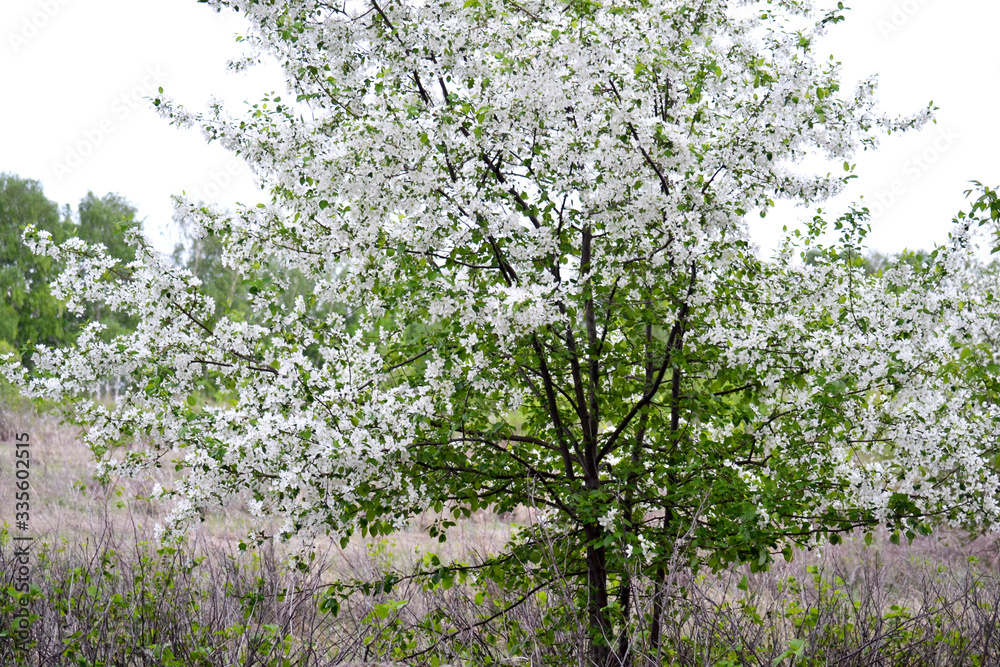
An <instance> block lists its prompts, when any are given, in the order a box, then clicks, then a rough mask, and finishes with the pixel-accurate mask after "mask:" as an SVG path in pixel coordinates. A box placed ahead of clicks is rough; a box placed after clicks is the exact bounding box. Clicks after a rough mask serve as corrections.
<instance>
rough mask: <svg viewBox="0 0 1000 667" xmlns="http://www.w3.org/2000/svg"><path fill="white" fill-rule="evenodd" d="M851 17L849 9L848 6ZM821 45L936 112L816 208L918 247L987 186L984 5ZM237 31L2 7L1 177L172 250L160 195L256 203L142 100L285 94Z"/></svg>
mask: <svg viewBox="0 0 1000 667" xmlns="http://www.w3.org/2000/svg"><path fill="white" fill-rule="evenodd" d="M847 4H849V3H847ZM855 5H856V7H855V9H853V10H852V11H850V12H849V13H848V20H847V21H846V22H844V23H842V24H840V25H839V26H836V27H835V28H834V29H833V30H832V32H831V35H830V36H829V37H828V38H827V39H826V40H825V41H824V42H823V43H822V44H821V45H820V47H819V51H820V55H822V56H827V55H829V54H834V55H835V56H836V57H837V59H839V60H841V61H843V63H844V79H845V84H847V85H845V89H848V87H849V85H850V84H851V83H852V82H854V81H856V80H857V79H859V78H862V77H865V76H868V75H870V74H878V75H879V77H880V81H881V93H880V99H881V100H882V105H883V108H884V109H885V110H887V111H889V112H894V113H901V114H903V113H911V112H915V111H917V110H919V109H920V108H922V107H923V106H924V105H926V104H927V103H928V102H930V101H933V102H934V103H935V104H936V105H937V106H938V107H940V111H939V112H938V115H937V124H936V125H930V126H928V127H927V128H926V129H924V130H923V131H922V132H920V133H911V134H908V135H902V136H893V137H890V138H888V139H886V140H885V141H884V142H883V144H882V147H881V148H880V149H879V150H878V151H877V152H874V153H866V154H861V155H859V156H858V159H857V160H856V161H857V163H858V169H857V173H858V175H859V178H858V179H857V180H856V181H854V183H853V185H852V186H851V188H850V189H849V191H848V192H846V193H845V194H844V195H842V196H841V197H839V198H838V199H837V200H835V201H831V202H828V203H827V204H826V205H825V208H826V209H827V210H830V211H831V212H835V211H840V210H843V209H844V208H846V206H847V204H848V203H849V202H851V201H861V202H862V203H865V204H867V205H868V206H869V208H871V209H872V211H873V219H872V224H873V234H872V236H871V237H870V242H871V245H872V246H873V247H875V248H878V249H880V250H882V251H886V252H896V251H899V250H902V249H903V248H911V249H915V248H929V247H931V246H933V245H934V244H935V243H941V242H943V241H944V240H945V239H946V238H947V234H948V230H949V228H950V220H951V217H952V216H953V215H954V213H955V212H957V211H958V210H959V209H960V208H962V207H963V206H964V205H965V201H964V199H963V194H962V193H963V191H964V190H966V189H968V188H969V181H970V180H973V179H976V180H980V181H983V182H984V183H987V184H990V185H1000V129H998V124H997V122H996V118H995V117H996V113H997V101H998V99H1000V94H998V93H997V92H996V91H995V88H996V81H997V69H998V65H1000V55H998V54H997V51H996V48H995V46H993V45H994V44H995V43H996V26H997V25H1000V2H996V0H951V1H950V2H946V1H945V0H864V2H863V4H862V2H861V0H857V1H856V2H855ZM244 30H245V23H244V22H243V21H241V20H240V18H239V17H238V16H236V15H234V14H232V13H224V14H216V13H214V12H213V11H211V10H210V9H208V8H207V7H206V6H205V5H202V4H198V3H197V2H195V0H173V1H171V2H166V1H164V0H157V1H155V2H154V1H152V0H3V3H2V5H0V36H2V41H0V90H2V91H3V92H2V94H3V103H2V104H0V128H2V132H0V171H6V172H13V173H16V174H18V175H20V176H22V177H28V178H34V179H37V180H39V181H41V182H42V184H43V186H44V188H45V192H46V194H47V195H48V197H49V198H50V199H53V200H55V201H56V202H58V203H59V204H60V205H61V204H66V203H72V204H74V205H75V204H76V203H77V202H78V201H79V200H80V199H81V198H82V197H83V196H84V195H85V194H86V193H87V191H88V190H92V191H94V192H95V193H96V194H98V195H103V194H105V193H107V192H117V193H119V194H121V195H123V196H125V197H126V198H128V199H129V200H130V201H131V202H132V203H133V204H135V205H136V207H137V208H138V209H139V213H140V216H141V217H144V218H145V219H146V225H147V229H148V230H149V231H150V232H151V236H152V237H153V238H154V241H156V242H157V244H158V245H159V246H160V247H161V248H163V249H169V247H170V246H171V244H172V241H171V240H170V238H169V236H168V235H167V230H169V228H170V217H171V210H172V208H171V203H170V199H169V197H170V195H171V194H172V193H179V192H181V191H186V192H187V193H188V194H195V195H196V196H200V197H202V198H204V199H206V200H209V201H218V202H220V203H223V204H228V205H232V204H233V203H234V202H237V201H241V202H243V203H255V202H257V201H262V200H264V199H266V196H264V195H262V194H261V193H259V192H258V191H257V190H256V188H255V187H254V184H253V179H252V177H251V175H250V173H249V170H248V169H246V167H245V166H243V165H242V163H241V161H240V160H239V159H238V158H235V157H233V156H232V155H230V154H228V153H227V152H225V151H224V150H222V149H221V148H219V147H217V146H211V145H207V144H206V143H205V140H204V139H203V137H202V136H201V134H200V133H199V132H198V131H196V130H179V129H177V128H174V127H171V126H169V125H168V124H167V123H166V121H164V120H163V119H161V118H159V117H158V116H157V115H156V114H155V113H154V112H153V111H152V110H151V107H150V104H149V102H148V100H146V99H144V98H146V97H147V96H150V95H154V94H155V93H156V90H157V88H158V87H159V86H163V87H164V89H166V91H167V92H168V93H169V94H171V95H172V96H173V97H174V99H176V100H178V101H180V102H183V103H184V104H185V105H186V106H188V107H189V108H192V109H196V110H198V109H202V108H203V107H204V106H205V103H206V101H207V100H208V98H209V97H210V96H211V95H215V96H218V97H221V98H222V99H224V100H227V101H229V102H230V105H231V107H232V108H233V109H234V111H238V110H239V106H240V104H241V103H242V101H243V100H245V99H247V100H250V101H255V100H257V99H259V98H260V97H261V95H262V94H263V93H264V92H267V91H270V90H282V89H283V88H282V83H281V80H280V76H279V74H278V72H277V70H276V68H273V67H270V68H269V67H262V68H256V69H255V70H254V71H252V72H251V73H244V74H239V75H235V74H231V73H229V72H227V70H226V61H227V59H229V58H233V57H236V56H238V55H240V54H241V53H242V50H241V49H242V47H241V46H240V45H238V44H237V43H236V42H235V36H236V35H237V34H242V33H243V32H244ZM805 217H811V212H810V211H809V210H805V209H801V208H794V207H787V206H786V207H782V208H781V210H779V211H778V212H777V213H776V214H772V215H769V216H768V218H767V219H766V220H760V219H759V218H756V219H754V220H753V221H752V222H751V229H752V232H753V234H754V236H755V238H756V239H757V241H758V242H759V243H760V244H761V245H762V246H763V247H765V248H766V247H772V246H773V245H774V243H776V241H777V239H778V238H779V237H780V234H781V227H782V226H783V225H786V224H794V223H795V221H796V220H797V219H800V218H805Z"/></svg>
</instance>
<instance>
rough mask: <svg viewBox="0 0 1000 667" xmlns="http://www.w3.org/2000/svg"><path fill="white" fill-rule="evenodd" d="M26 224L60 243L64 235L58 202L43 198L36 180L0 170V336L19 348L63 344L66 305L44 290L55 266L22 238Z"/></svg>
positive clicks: (67, 326)
mask: <svg viewBox="0 0 1000 667" xmlns="http://www.w3.org/2000/svg"><path fill="white" fill-rule="evenodd" d="M27 225H34V226H35V227H36V228H38V229H41V230H45V231H48V232H49V233H51V234H52V235H53V238H54V239H55V240H57V241H59V242H61V241H62V240H63V239H65V238H66V232H67V230H66V224H65V221H64V220H62V219H61V218H60V215H59V209H58V206H57V205H56V204H55V203H54V202H51V201H49V200H48V199H47V198H46V197H45V194H44V193H43V192H42V186H41V184H40V183H39V182H38V181H32V180H28V179H22V178H19V177H17V176H15V175H14V174H7V173H4V174H0V295H2V300H0V340H5V341H7V342H8V343H9V344H11V345H12V346H13V347H14V348H15V349H18V350H22V349H25V348H32V347H34V346H35V345H36V344H39V343H41V344H44V345H63V344H65V343H67V342H68V341H69V340H70V339H71V331H72V326H71V325H70V324H69V323H68V322H67V321H66V319H65V317H64V315H65V309H64V308H63V306H62V305H61V304H60V303H59V302H58V301H57V300H56V299H54V298H53V297H52V295H51V294H50V293H49V282H51V281H52V280H53V279H55V276H56V275H57V273H58V271H57V267H56V266H55V265H54V264H53V261H52V260H51V259H50V258H48V257H39V256H37V255H35V254H34V253H32V252H31V251H30V250H28V248H27V247H25V245H24V244H23V243H22V242H21V232H22V231H23V230H24V228H25V226H27Z"/></svg>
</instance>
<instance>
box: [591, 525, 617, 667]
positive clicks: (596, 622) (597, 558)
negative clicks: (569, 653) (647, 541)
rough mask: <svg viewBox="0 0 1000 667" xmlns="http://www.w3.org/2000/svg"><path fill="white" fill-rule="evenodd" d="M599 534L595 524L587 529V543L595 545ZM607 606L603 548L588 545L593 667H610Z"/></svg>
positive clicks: (611, 661)
mask: <svg viewBox="0 0 1000 667" xmlns="http://www.w3.org/2000/svg"><path fill="white" fill-rule="evenodd" d="M602 532H603V531H602V530H601V528H600V526H598V525H596V524H591V525H589V526H587V527H586V529H585V534H586V536H587V541H588V542H591V543H593V542H595V541H596V540H598V539H599V538H600V537H601V533H602ZM607 606H608V568H607V554H606V552H605V549H604V547H595V546H592V545H591V546H588V547H587V617H588V618H587V620H588V624H589V626H590V628H589V629H590V651H589V652H590V660H591V662H592V663H593V664H594V665H596V666H597V667H611V665H612V664H614V663H613V660H614V658H613V653H612V651H611V643H612V638H611V637H612V635H611V633H612V627H611V619H609V618H608V612H607Z"/></svg>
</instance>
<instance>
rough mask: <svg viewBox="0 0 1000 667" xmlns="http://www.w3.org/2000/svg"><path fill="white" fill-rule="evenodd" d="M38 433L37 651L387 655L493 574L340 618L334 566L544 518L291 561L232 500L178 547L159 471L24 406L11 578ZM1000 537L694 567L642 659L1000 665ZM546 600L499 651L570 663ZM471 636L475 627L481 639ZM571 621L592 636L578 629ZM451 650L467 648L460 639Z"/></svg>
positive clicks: (456, 545)
mask: <svg viewBox="0 0 1000 667" xmlns="http://www.w3.org/2000/svg"><path fill="white" fill-rule="evenodd" d="M21 432H26V433H29V434H30V439H31V443H32V444H31V457H32V469H31V484H32V491H31V493H32V507H31V517H30V534H31V535H32V536H33V537H34V538H35V540H34V547H33V553H32V575H31V576H32V582H33V583H34V584H36V586H37V589H36V590H35V591H33V592H32V593H31V594H30V598H31V599H30V605H31V609H32V612H33V613H34V614H35V615H36V616H37V618H36V619H35V620H34V622H33V625H32V635H31V636H32V640H33V641H34V642H35V646H34V648H33V649H32V652H31V654H30V658H29V661H30V662H29V664H37V665H63V664H72V665H99V664H106V665H119V664H121V665H133V664H134V665H164V666H167V667H173V666H175V665H176V666H180V665H213V666H214V665H236V664H239V665H250V664H259V665H275V666H277V665H282V666H284V665H288V666H289V667H291V666H293V665H295V666H298V665H302V666H303V667H304V666H307V665H308V666H312V665H316V666H319V665H334V664H348V661H355V660H376V659H387V658H388V657H391V651H390V650H389V649H388V648H386V647H388V646H391V645H392V643H393V641H394V640H399V642H401V643H403V644H405V641H404V635H405V632H406V628H407V627H409V626H407V623H410V625H411V626H413V627H416V626H419V624H420V622H421V619H422V618H423V617H424V616H425V615H426V614H427V613H429V612H436V613H445V614H447V616H448V618H450V619H452V621H453V625H454V626H455V627H461V626H462V623H463V622H465V623H466V626H467V627H468V626H471V625H472V622H473V621H475V620H476V619H477V618H481V614H482V613H483V612H482V609H481V608H478V607H477V605H476V604H475V603H474V599H473V598H474V592H473V591H472V590H471V589H470V588H468V587H463V586H456V587H454V588H452V589H450V590H442V589H428V588H427V587H426V586H425V585H422V584H420V583H417V582H416V581H408V580H406V579H405V578H404V579H403V581H402V582H401V583H399V584H397V586H396V588H395V589H394V590H393V591H392V594H391V595H386V594H384V593H382V594H374V595H367V596H364V595H358V596H354V597H350V598H349V601H350V604H347V605H345V606H344V607H343V608H341V609H340V613H339V615H337V616H334V615H332V614H330V613H328V610H322V609H321V608H320V605H319V603H320V602H321V601H322V600H323V599H324V596H325V595H326V593H328V592H329V591H330V588H331V586H333V585H334V584H335V582H337V581H342V580H345V579H351V580H357V581H366V580H367V581H378V580H379V579H381V578H383V577H384V576H385V574H386V573H387V572H394V573H396V574H397V575H399V576H405V574H406V573H408V572H411V571H412V570H413V568H414V566H415V564H416V563H417V562H418V561H420V560H421V559H422V558H423V557H424V556H425V554H428V553H431V552H433V553H436V554H438V555H439V556H440V558H441V559H442V560H452V559H457V560H462V561H465V562H469V563H477V562H481V561H482V559H483V558H485V557H486V556H487V555H489V554H491V553H495V552H496V550H497V549H498V548H499V547H500V546H501V545H502V544H503V543H504V542H505V541H506V539H507V538H508V537H509V536H510V534H511V531H512V530H514V529H515V528H516V525H517V521H518V520H520V521H526V520H527V519H528V517H527V515H523V516H517V517H509V516H508V517H498V516H495V515H492V514H489V513H485V512H481V513H479V514H478V515H476V516H475V517H473V518H472V519H470V520H466V521H463V522H460V524H459V525H458V526H457V527H456V528H455V529H454V530H453V533H452V534H451V535H450V539H449V540H448V541H447V542H445V543H443V544H439V543H438V542H437V540H431V539H430V538H428V537H427V535H426V533H424V532H422V531H421V530H420V528H421V525H420V524H421V523H422V522H421V520H417V521H416V522H414V523H415V525H414V527H413V528H412V529H411V530H408V531H405V532H401V533H398V534H396V535H393V536H392V537H391V538H390V539H387V540H380V541H371V540H368V541H364V540H360V539H355V540H352V542H351V544H349V545H348V547H347V548H345V549H341V548H340V545H339V544H333V543H327V544H323V545H321V546H320V549H319V550H318V554H319V555H318V557H317V560H316V562H315V564H314V566H313V568H312V569H311V570H310V571H308V572H300V571H295V570H294V569H290V568H288V567H286V566H285V564H284V562H283V555H284V554H285V553H286V552H285V551H283V547H281V546H277V547H276V546H275V545H273V544H271V543H267V544H266V545H265V547H264V548H263V549H261V550H259V551H257V552H247V553H244V552H241V551H239V550H238V549H237V548H236V545H237V543H238V541H239V539H240V538H242V537H245V535H246V531H247V526H248V514H247V513H246V512H245V511H244V510H243V508H241V507H239V506H232V507H227V508H225V510H224V511H220V512H218V513H216V514H214V515H212V516H210V517H208V519H207V520H206V522H205V523H203V524H202V525H201V526H200V527H199V528H198V529H197V530H196V531H194V533H193V534H192V536H191V541H190V544H188V545H187V546H185V547H183V548H180V549H170V548H162V547H159V546H158V545H156V544H155V543H153V541H152V528H153V525H154V524H155V523H156V521H157V520H159V519H161V518H162V517H163V516H164V515H165V513H166V508H164V507H161V506H160V505H159V504H156V503H150V502H149V501H144V500H141V499H137V497H141V496H142V495H143V494H144V493H147V492H148V490H149V489H150V488H151V486H152V484H153V481H154V480H138V481H137V480H121V481H119V482H117V484H114V485H111V486H102V485H100V484H98V483H96V482H95V481H94V480H93V479H92V470H93V465H92V463H91V461H90V452H89V451H88V450H87V449H86V448H85V447H84V446H83V445H82V444H81V443H80V441H79V438H78V437H77V434H76V433H75V432H74V431H73V430H72V429H70V428H67V427H64V426H60V425H59V423H58V422H57V420H56V419H55V418H54V417H52V416H48V415H45V416H38V415H33V414H24V415H13V416H11V415H8V416H6V417H5V423H4V424H3V425H2V428H0V480H2V482H0V507H3V508H4V510H3V516H2V521H3V522H4V526H5V529H4V530H3V531H2V533H0V566H2V572H3V573H4V577H5V580H4V581H3V582H2V583H3V585H4V586H8V585H10V584H11V583H13V576H14V574H13V572H14V570H15V568H14V561H13V545H12V542H11V535H12V534H13V533H15V531H14V529H13V507H14V496H13V494H14V487H13V479H14V473H13V469H14V460H13V456H14V455H13V452H14V446H13V443H12V440H13V437H12V435H13V434H14V433H21ZM998 544H1000V543H998V541H997V540H996V539H995V538H989V537H981V538H979V539H975V540H971V539H968V538H965V537H963V536H961V535H958V534H953V533H940V534H935V535H932V536H931V537H929V538H925V539H922V540H918V541H915V542H914V543H913V545H912V546H908V545H906V544H905V543H904V544H903V545H899V546H896V545H892V544H890V543H889V541H888V539H886V537H885V536H879V537H878V538H877V539H876V541H875V544H874V545H873V546H872V547H869V548H866V547H865V546H864V543H863V541H862V540H861V539H860V538H858V539H848V540H847V541H846V542H844V543H843V544H841V545H838V546H835V547H834V546H827V547H824V548H822V549H817V550H814V551H812V552H797V553H796V554H795V557H794V559H793V560H792V562H790V563H785V562H778V563H776V564H775V565H774V566H773V567H771V568H770V569H769V570H768V571H767V572H763V573H757V574H751V573H750V572H749V569H745V568H736V569H734V570H732V571H730V572H723V573H719V574H717V575H711V574H701V575H699V576H697V577H694V576H692V575H690V574H685V573H683V572H679V573H678V574H677V576H676V578H675V579H674V581H673V588H672V596H671V604H670V605H669V620H670V622H669V624H668V636H667V638H666V643H665V646H664V648H663V649H662V650H661V652H660V653H659V655H658V657H656V658H655V660H654V661H653V662H648V660H647V659H646V658H644V659H643V660H642V661H638V660H637V661H636V665H640V664H643V665H644V664H658V665H769V666H773V665H900V666H902V665H913V666H916V665H942V666H944V665H967V664H968V665H1000V581H998V572H1000V550H998ZM400 600H406V601H407V602H408V604H407V605H406V606H405V607H399V608H392V613H391V614H389V615H387V617H385V618H383V617H381V615H380V613H381V612H380V611H379V606H380V605H386V604H392V603H394V602H396V601H400ZM18 602H19V600H18V598H17V596H15V595H12V594H11V592H10V591H9V589H8V591H7V593H6V597H4V598H3V600H0V618H2V621H3V623H4V624H5V625H4V627H9V625H10V623H11V622H12V613H13V611H12V610H14V609H16V606H17V604H18ZM550 604H551V602H550ZM384 608H385V607H384V606H383V607H381V609H384ZM542 616H543V610H542V609H541V608H540V606H539V605H524V606H522V607H519V608H518V610H517V612H516V613H513V614H511V615H510V618H501V619H499V621H498V627H499V630H497V628H493V631H502V630H503V628H504V627H507V628H510V627H516V628H518V631H519V632H520V635H519V636H520V637H521V639H520V640H519V642H518V643H516V644H511V643H508V644H507V649H506V650H507V654H505V655H498V656H497V659H498V660H499V661H500V662H505V663H508V664H532V665H535V664H538V665H542V664H565V663H560V662H558V660H559V658H556V657H555V656H554V655H553V654H552V653H551V650H550V649H549V648H546V646H545V645H544V644H543V643H537V644H535V643H533V642H532V641H531V639H530V637H531V633H532V632H533V631H534V630H533V629H539V628H541V627H542V626H543V624H544V621H543V619H542ZM463 619H464V620H463ZM504 624H507V625H504ZM485 631H486V630H485V629H483V630H477V631H476V632H485ZM468 634H469V636H468V637H465V639H466V640H467V641H468V642H474V641H478V638H477V636H476V635H475V632H473V631H472V630H468ZM379 635H381V636H382V638H381V639H376V638H377V637H378V636H379ZM386 636H388V639H386ZM463 637H464V635H463ZM525 637H527V639H525ZM563 639H564V640H565V641H566V642H571V641H573V631H572V629H570V630H569V631H567V632H566V633H565V636H564V637H563ZM3 641H6V640H5V639H3V638H2V637H0V642H3ZM639 644H641V641H640V642H639ZM4 647H6V648H4ZM4 651H7V652H6V653H5V652H4ZM387 651H389V652H388V653H387ZM23 655H27V654H23ZM428 655H429V654H428ZM437 655H438V657H439V658H441V659H444V660H448V661H450V662H452V663H454V664H460V663H464V662H465V661H464V660H463V658H462V655H461V654H460V653H457V652H456V653H454V654H453V655H449V654H448V653H447V651H444V652H443V653H441V652H439V653H438V654H437ZM442 656H443V658H442ZM15 657H16V656H15V655H14V654H13V653H11V652H10V650H9V642H8V643H7V644H2V643H0V664H4V665H7V664H13V663H12V662H11V661H12V660H14V659H15ZM425 657H427V656H425ZM562 659H563V660H565V658H562ZM414 664H419V661H415V662H414ZM467 664H473V663H471V662H468V663H467Z"/></svg>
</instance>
